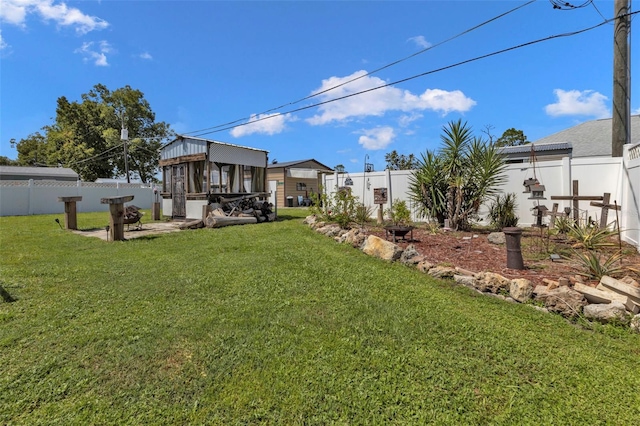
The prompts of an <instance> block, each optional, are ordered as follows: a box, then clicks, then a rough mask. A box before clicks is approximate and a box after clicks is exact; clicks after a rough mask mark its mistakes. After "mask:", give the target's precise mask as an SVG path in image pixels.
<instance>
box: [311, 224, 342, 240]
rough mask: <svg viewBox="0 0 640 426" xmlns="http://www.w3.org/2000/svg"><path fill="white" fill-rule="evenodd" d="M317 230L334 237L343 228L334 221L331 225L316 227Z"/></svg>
mask: <svg viewBox="0 0 640 426" xmlns="http://www.w3.org/2000/svg"><path fill="white" fill-rule="evenodd" d="M316 231H317V232H319V233H321V234H323V235H326V236H327V237H330V238H333V237H335V236H336V235H338V234H339V233H340V231H341V228H340V226H338V225H336V224H333V223H332V224H329V225H325V226H323V227H322V228H318V229H316Z"/></svg>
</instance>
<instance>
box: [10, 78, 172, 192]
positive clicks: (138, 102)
mask: <svg viewBox="0 0 640 426" xmlns="http://www.w3.org/2000/svg"><path fill="white" fill-rule="evenodd" d="M81 99H82V101H81V102H76V101H74V102H70V101H69V100H68V99H67V98H66V97H64V96H62V97H60V98H58V100H57V108H56V119H55V122H54V123H53V124H52V125H49V126H45V127H43V128H42V130H43V132H44V135H42V134H40V133H39V132H37V133H34V134H32V135H29V137H27V138H26V139H22V140H21V141H20V142H18V145H17V150H18V162H20V163H21V164H29V163H31V162H33V161H34V158H35V157H37V158H38V162H39V163H42V164H44V165H56V166H65V167H70V168H72V169H73V170H75V171H76V172H77V173H78V174H79V175H80V177H81V178H82V179H83V180H87V181H93V180H95V179H97V178H99V177H107V178H112V177H118V176H124V174H125V158H124V149H123V142H122V141H121V140H120V130H121V128H122V127H123V126H124V127H125V128H126V129H128V133H129V136H130V137H131V139H130V140H129V141H128V145H129V147H128V148H129V149H128V165H129V169H130V171H131V173H132V175H133V176H134V177H138V178H140V179H141V180H142V181H144V182H149V181H152V180H154V179H155V178H154V175H155V174H156V173H157V171H158V160H159V156H160V154H159V148H160V146H161V143H162V140H163V139H166V138H170V137H172V136H173V131H172V130H171V129H170V127H169V125H168V124H167V123H165V122H156V121H155V114H154V112H153V111H152V110H151V106H150V105H149V102H147V100H146V99H145V98H144V94H143V93H142V92H141V91H139V90H136V89H132V88H131V87H130V86H125V87H122V88H120V89H117V90H115V91H113V92H111V91H109V89H107V87H106V86H104V85H102V84H97V85H95V86H94V87H93V88H92V89H91V90H90V91H89V92H88V93H84V94H82V96H81Z"/></svg>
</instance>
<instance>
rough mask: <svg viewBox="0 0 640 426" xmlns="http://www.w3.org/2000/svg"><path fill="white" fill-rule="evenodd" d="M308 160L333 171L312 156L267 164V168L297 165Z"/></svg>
mask: <svg viewBox="0 0 640 426" xmlns="http://www.w3.org/2000/svg"><path fill="white" fill-rule="evenodd" d="M308 161H313V162H314V163H317V164H319V165H321V166H322V167H324V168H325V170H330V171H333V169H332V168H331V167H327V166H325V165H324V164H322V163H321V162H319V161H318V160H314V159H313V158H308V159H306V160H296V161H286V162H284V163H275V164H269V165H268V166H267V168H268V169H277V168H280V167H292V166H297V165H298V164H302V163H306V162H308Z"/></svg>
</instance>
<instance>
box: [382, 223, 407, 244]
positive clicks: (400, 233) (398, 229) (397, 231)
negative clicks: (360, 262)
mask: <svg viewBox="0 0 640 426" xmlns="http://www.w3.org/2000/svg"><path fill="white" fill-rule="evenodd" d="M384 232H385V238H386V239H387V240H388V239H389V234H391V236H392V237H393V242H394V243H395V242H397V240H398V238H402V240H404V241H413V226H402V225H389V226H385V227H384ZM408 233H411V236H410V237H409V238H410V239H409V240H407V239H406V235H407V234H408Z"/></svg>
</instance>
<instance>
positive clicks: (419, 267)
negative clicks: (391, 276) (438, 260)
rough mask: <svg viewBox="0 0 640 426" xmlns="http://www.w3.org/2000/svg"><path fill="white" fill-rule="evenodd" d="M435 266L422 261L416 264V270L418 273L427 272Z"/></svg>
mask: <svg viewBox="0 0 640 426" xmlns="http://www.w3.org/2000/svg"><path fill="white" fill-rule="evenodd" d="M434 266H435V265H434V264H433V263H431V262H429V261H428V260H423V261H421V262H418V264H417V265H416V269H417V270H418V271H420V272H425V273H427V272H429V269H431V268H433V267H434Z"/></svg>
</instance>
